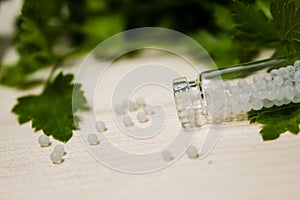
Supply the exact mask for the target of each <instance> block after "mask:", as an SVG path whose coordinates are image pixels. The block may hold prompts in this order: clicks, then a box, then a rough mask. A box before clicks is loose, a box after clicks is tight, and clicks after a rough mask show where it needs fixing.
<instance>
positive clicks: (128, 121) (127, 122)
mask: <svg viewBox="0 0 300 200" xmlns="http://www.w3.org/2000/svg"><path fill="white" fill-rule="evenodd" d="M123 124H124V126H126V127H131V126H133V125H134V123H133V121H132V119H131V117H129V116H125V117H123Z"/></svg>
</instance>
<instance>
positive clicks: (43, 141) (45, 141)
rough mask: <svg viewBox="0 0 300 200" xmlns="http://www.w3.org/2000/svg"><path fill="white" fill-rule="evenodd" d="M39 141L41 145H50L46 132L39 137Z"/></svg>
mask: <svg viewBox="0 0 300 200" xmlns="http://www.w3.org/2000/svg"><path fill="white" fill-rule="evenodd" d="M38 142H39V144H40V145H41V147H47V146H49V145H50V140H49V137H48V136H47V135H44V134H43V135H41V136H40V137H39V138H38Z"/></svg>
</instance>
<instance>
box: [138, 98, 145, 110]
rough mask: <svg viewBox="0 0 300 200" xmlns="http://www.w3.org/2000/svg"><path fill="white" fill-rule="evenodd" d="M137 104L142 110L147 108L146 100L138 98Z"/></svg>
mask: <svg viewBox="0 0 300 200" xmlns="http://www.w3.org/2000/svg"><path fill="white" fill-rule="evenodd" d="M135 102H136V105H137V106H138V107H140V108H142V107H144V106H146V102H145V100H144V99H143V98H142V97H139V98H137V99H136V100H135Z"/></svg>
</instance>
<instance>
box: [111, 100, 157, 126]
mask: <svg viewBox="0 0 300 200" xmlns="http://www.w3.org/2000/svg"><path fill="white" fill-rule="evenodd" d="M114 111H115V113H116V114H117V115H118V116H119V117H122V122H123V125H124V126H125V127H132V126H134V121H133V120H132V115H134V114H136V116H135V117H136V119H137V121H138V123H141V124H143V123H146V122H148V121H149V116H151V115H154V114H155V111H154V110H153V108H152V107H151V106H149V105H147V104H146V102H145V100H144V99H143V98H141V97H140V98H137V99H136V100H135V101H133V100H124V101H122V102H121V103H120V104H118V105H116V106H115V108H114ZM129 112H131V113H129Z"/></svg>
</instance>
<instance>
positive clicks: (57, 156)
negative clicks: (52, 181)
mask: <svg viewBox="0 0 300 200" xmlns="http://www.w3.org/2000/svg"><path fill="white" fill-rule="evenodd" d="M65 154H66V152H65V149H64V147H63V146H62V145H56V146H55V148H54V150H53V152H52V153H51V154H50V159H51V161H52V162H53V163H54V164H60V163H62V162H63V161H64V159H63V156H64V155H65Z"/></svg>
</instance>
